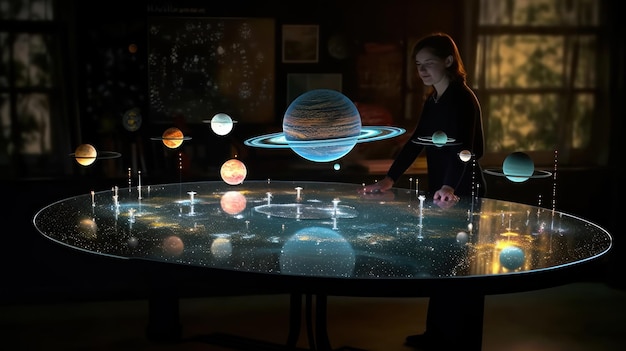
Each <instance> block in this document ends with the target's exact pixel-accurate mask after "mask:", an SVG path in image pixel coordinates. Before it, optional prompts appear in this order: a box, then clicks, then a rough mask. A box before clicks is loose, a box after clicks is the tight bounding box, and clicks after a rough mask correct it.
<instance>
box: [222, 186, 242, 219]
mask: <svg viewBox="0 0 626 351" xmlns="http://www.w3.org/2000/svg"><path fill="white" fill-rule="evenodd" d="M246 203H247V200H246V197H245V196H244V195H243V194H242V193H240V192H238V191H227V192H226V193H224V195H222V197H221V198H220V206H221V207H222V210H224V212H226V213H228V214H230V215H237V214H239V213H241V212H243V210H245V209H246Z"/></svg>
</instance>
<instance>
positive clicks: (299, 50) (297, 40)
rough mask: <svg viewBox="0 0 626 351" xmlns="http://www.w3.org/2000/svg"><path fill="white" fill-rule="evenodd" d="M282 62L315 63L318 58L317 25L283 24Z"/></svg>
mask: <svg viewBox="0 0 626 351" xmlns="http://www.w3.org/2000/svg"><path fill="white" fill-rule="evenodd" d="M282 34H283V63H317V62H318V60H319V26H318V25H309V24H284V25H283V27H282Z"/></svg>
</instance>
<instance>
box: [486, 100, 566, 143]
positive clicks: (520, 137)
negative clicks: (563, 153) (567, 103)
mask: <svg viewBox="0 0 626 351" xmlns="http://www.w3.org/2000/svg"><path fill="white" fill-rule="evenodd" d="M487 105H488V108H489V111H490V115H489V120H488V123H486V129H487V133H486V134H487V136H486V137H485V141H486V144H487V151H488V152H513V151H519V150H525V151H537V150H554V148H555V146H556V145H557V138H558V134H559V133H558V128H559V125H558V123H557V122H558V121H559V110H560V108H559V107H560V105H559V101H558V99H557V95H556V94H524V95H522V94H503V95H492V96H491V97H490V98H489V99H488V102H487Z"/></svg>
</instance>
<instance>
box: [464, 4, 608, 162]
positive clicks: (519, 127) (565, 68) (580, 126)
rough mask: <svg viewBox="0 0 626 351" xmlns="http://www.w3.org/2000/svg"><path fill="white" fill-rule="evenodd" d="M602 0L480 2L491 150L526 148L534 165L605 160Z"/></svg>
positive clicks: (481, 72)
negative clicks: (555, 160)
mask: <svg viewBox="0 0 626 351" xmlns="http://www.w3.org/2000/svg"><path fill="white" fill-rule="evenodd" d="M602 4H603V1H601V0H506V1H502V0H478V16H477V19H476V20H477V43H476V44H477V45H476V57H475V70H474V74H475V76H474V77H472V79H471V83H472V84H473V88H474V89H475V91H476V93H477V94H478V96H479V99H480V101H481V105H482V108H483V117H484V127H485V142H486V149H487V150H486V151H487V155H486V157H485V159H484V161H483V162H484V163H485V164H489V165H495V164H498V162H502V160H503V159H504V157H506V155H508V154H509V153H511V152H513V151H524V152H527V153H528V154H530V155H531V157H533V160H534V161H535V164H536V165H549V164H551V163H552V162H554V153H555V151H557V152H558V162H559V165H561V166H581V165H585V166H590V165H592V166H602V165H604V164H606V162H607V157H608V147H609V145H608V138H606V137H604V135H606V134H607V133H608V128H609V125H608V124H609V120H610V118H609V115H608V113H607V111H606V108H605V107H603V104H602V103H601V102H602V101H605V99H604V96H603V92H605V91H606V90H605V88H604V85H606V83H605V81H604V79H603V76H604V75H603V73H602V67H603V62H602V59H603V58H602V57H600V55H599V53H600V52H602V45H603V43H602V40H601V39H602V36H601V34H602V28H601V25H600V24H601V23H602Z"/></svg>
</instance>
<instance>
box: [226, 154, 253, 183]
mask: <svg viewBox="0 0 626 351" xmlns="http://www.w3.org/2000/svg"><path fill="white" fill-rule="evenodd" d="M247 174H248V170H247V169H246V165H244V164H243V162H241V161H239V160H238V159H236V158H232V159H230V160H228V161H226V162H224V163H223V164H222V167H221V168H220V176H221V177H222V180H224V181H225V182H226V184H229V185H237V184H241V183H243V180H244V179H246V175H247Z"/></svg>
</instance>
